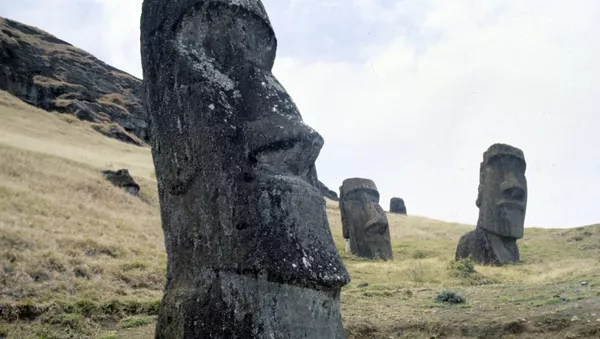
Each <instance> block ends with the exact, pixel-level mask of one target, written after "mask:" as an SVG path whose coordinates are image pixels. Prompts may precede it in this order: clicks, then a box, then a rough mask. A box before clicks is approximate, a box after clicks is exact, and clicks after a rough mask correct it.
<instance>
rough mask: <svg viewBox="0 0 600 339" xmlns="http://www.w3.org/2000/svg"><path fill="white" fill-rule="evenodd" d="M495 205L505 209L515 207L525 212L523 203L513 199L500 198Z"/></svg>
mask: <svg viewBox="0 0 600 339" xmlns="http://www.w3.org/2000/svg"><path fill="white" fill-rule="evenodd" d="M496 206H498V207H502V208H506V209H515V210H519V211H521V212H522V213H525V204H524V203H522V202H519V201H515V200H501V201H500V202H499V203H497V204H496Z"/></svg>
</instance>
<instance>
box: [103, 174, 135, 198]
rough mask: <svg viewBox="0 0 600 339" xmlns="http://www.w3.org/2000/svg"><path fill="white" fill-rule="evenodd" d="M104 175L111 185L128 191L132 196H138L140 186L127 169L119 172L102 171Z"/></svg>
mask: <svg viewBox="0 0 600 339" xmlns="http://www.w3.org/2000/svg"><path fill="white" fill-rule="evenodd" d="M102 174H103V175H104V178H106V180H108V181H110V183H111V184H113V185H115V186H117V187H120V188H122V189H124V190H126V191H127V193H129V194H131V195H134V196H138V194H139V192H140V185H138V184H137V183H136V182H135V180H133V178H132V177H131V175H130V174H129V171H128V170H127V169H125V168H123V169H120V170H117V171H110V170H107V171H102Z"/></svg>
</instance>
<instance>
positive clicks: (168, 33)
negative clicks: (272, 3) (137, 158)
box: [141, 0, 349, 339]
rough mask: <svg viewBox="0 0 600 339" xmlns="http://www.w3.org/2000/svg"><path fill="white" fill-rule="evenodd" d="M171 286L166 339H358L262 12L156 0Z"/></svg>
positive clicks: (305, 132) (235, 5)
mask: <svg viewBox="0 0 600 339" xmlns="http://www.w3.org/2000/svg"><path fill="white" fill-rule="evenodd" d="M141 34H142V36H141V46H142V66H143V70H144V82H145V88H146V92H145V94H146V109H147V112H148V120H149V125H150V126H151V130H152V133H151V134H152V142H151V145H152V155H153V160H154V165H155V168H156V175H157V182H158V189H159V198H160V207H161V218H162V225H163V230H164V235H165V245H166V250H167V256H168V261H167V280H166V286H165V290H164V296H163V300H162V303H161V306H160V310H159V315H158V323H157V326H156V334H155V337H156V338H160V339H174V338H184V339H188V338H189V339H192V338H193V339H195V338H292V339H294V338H317V339H318V338H322V339H330V338H345V334H344V330H343V328H342V321H341V314H340V304H339V298H340V289H341V287H342V286H344V285H346V284H347V283H348V282H349V276H348V273H347V271H346V269H345V267H344V264H343V263H342V261H341V258H340V257H339V255H338V253H337V251H336V248H335V246H334V242H333V237H332V235H331V231H330V229H329V226H328V221H327V215H326V211H325V201H324V199H323V197H322V194H321V192H319V190H318V188H317V187H316V185H315V183H317V182H318V180H317V178H316V171H315V160H316V158H317V156H318V154H319V152H320V149H321V147H322V146H323V139H322V138H321V136H320V135H319V134H318V133H317V132H315V131H314V130H313V129H311V128H310V127H308V126H307V125H305V124H304V123H303V121H302V118H301V116H300V113H299V112H298V110H297V108H296V106H295V104H294V102H293V101H292V99H291V98H290V96H289V95H288V94H287V92H286V91H285V89H284V88H283V87H282V86H281V84H280V83H279V82H278V81H277V79H276V78H275V77H274V76H273V74H272V73H271V69H272V67H273V63H274V59H275V51H276V46H277V43H276V39H275V35H274V33H273V29H272V27H271V24H270V23H269V19H268V17H267V14H266V12H265V9H264V7H263V5H262V3H261V2H260V1H259V0H210V1H209V0H145V1H144V3H143V10H142V25H141Z"/></svg>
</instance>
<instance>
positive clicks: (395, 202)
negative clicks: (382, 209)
mask: <svg viewBox="0 0 600 339" xmlns="http://www.w3.org/2000/svg"><path fill="white" fill-rule="evenodd" d="M390 213H396V214H406V205H404V199H402V198H392V199H390Z"/></svg>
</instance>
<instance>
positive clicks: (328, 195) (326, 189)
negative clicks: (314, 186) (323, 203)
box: [318, 181, 340, 201]
mask: <svg viewBox="0 0 600 339" xmlns="http://www.w3.org/2000/svg"><path fill="white" fill-rule="evenodd" d="M318 187H319V191H321V193H322V194H323V196H324V197H325V198H327V199H330V200H333V201H339V200H340V198H338V195H337V193H336V192H334V191H332V190H330V189H329V187H327V186H325V184H324V183H322V182H320V181H319V183H318Z"/></svg>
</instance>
